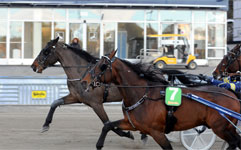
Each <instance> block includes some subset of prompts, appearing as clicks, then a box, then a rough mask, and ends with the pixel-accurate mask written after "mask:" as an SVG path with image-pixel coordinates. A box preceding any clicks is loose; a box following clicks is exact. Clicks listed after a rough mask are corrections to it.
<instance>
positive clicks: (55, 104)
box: [43, 98, 64, 126]
mask: <svg viewBox="0 0 241 150" xmlns="http://www.w3.org/2000/svg"><path fill="white" fill-rule="evenodd" d="M63 104H64V99H63V98H60V99H57V100H55V101H53V103H52V104H51V107H50V110H49V113H48V116H47V118H46V120H45V123H44V125H43V126H49V124H50V123H51V122H52V119H53V115H54V111H55V109H56V108H57V107H58V106H60V105H63Z"/></svg>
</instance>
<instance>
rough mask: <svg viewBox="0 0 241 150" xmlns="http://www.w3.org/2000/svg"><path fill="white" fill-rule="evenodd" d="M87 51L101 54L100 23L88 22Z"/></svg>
mask: <svg viewBox="0 0 241 150" xmlns="http://www.w3.org/2000/svg"><path fill="white" fill-rule="evenodd" d="M87 51H88V52H89V53H91V54H92V55H94V56H96V57H99V56H100V24H98V23H88V24H87Z"/></svg>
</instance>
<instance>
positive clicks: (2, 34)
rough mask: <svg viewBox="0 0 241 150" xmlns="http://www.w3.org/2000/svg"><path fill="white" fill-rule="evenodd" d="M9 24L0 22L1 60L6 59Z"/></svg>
mask: <svg viewBox="0 0 241 150" xmlns="http://www.w3.org/2000/svg"><path fill="white" fill-rule="evenodd" d="M6 39H7V22H0V58H6Z"/></svg>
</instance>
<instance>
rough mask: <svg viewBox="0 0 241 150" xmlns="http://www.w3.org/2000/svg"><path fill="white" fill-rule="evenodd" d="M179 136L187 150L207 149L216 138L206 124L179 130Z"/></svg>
mask: <svg viewBox="0 0 241 150" xmlns="http://www.w3.org/2000/svg"><path fill="white" fill-rule="evenodd" d="M180 137H181V142H182V144H183V146H184V147H185V148H186V149H187V150H209V149H210V148H211V147H212V145H213V144H214V142H215V140H216V135H215V134H214V133H213V132H212V130H211V129H208V128H207V127H206V126H198V127H195V128H192V129H189V130H186V131H181V133H180Z"/></svg>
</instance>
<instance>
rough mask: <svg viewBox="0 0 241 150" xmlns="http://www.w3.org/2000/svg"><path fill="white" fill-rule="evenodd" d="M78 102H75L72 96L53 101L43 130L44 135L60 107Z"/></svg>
mask: <svg viewBox="0 0 241 150" xmlns="http://www.w3.org/2000/svg"><path fill="white" fill-rule="evenodd" d="M76 102H77V101H76V100H74V99H73V98H72V96H70V95H68V96H65V97H62V98H60V99H57V100H55V101H53V103H52V104H51V106H50V109H49V113H48V115H47V118H46V119H45V123H44V125H43V128H42V133H43V132H46V131H48V130H49V124H50V123H51V122H52V120H53V115H54V112H55V109H56V108H57V107H58V106H60V105H65V104H72V103H76Z"/></svg>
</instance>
